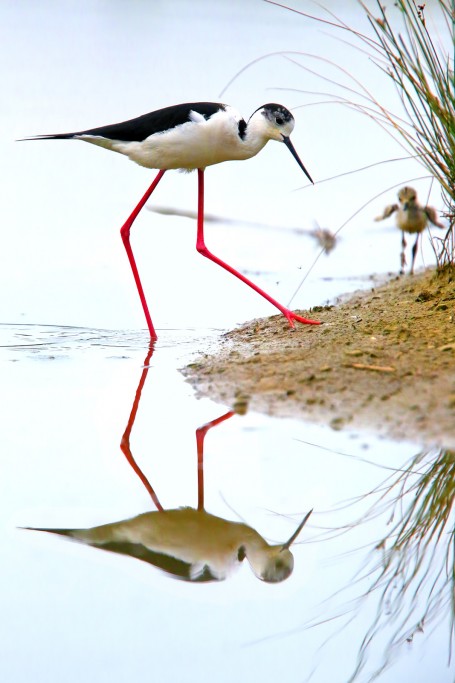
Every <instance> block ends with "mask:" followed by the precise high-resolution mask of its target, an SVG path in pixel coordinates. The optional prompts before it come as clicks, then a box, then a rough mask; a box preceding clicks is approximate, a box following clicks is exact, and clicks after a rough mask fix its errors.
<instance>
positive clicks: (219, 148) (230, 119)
mask: <svg viewBox="0 0 455 683" xmlns="http://www.w3.org/2000/svg"><path fill="white" fill-rule="evenodd" d="M293 128H294V117H293V116H292V114H291V112H290V111H288V109H286V108H285V107H283V106H282V105H280V104H273V103H269V104H264V105H263V106H262V107H259V108H258V109H256V111H255V112H254V113H253V114H252V116H251V117H250V119H249V120H248V122H246V121H245V120H244V119H243V118H242V116H241V115H240V114H239V113H238V112H237V111H236V110H235V109H233V108H232V107H230V106H228V105H226V104H218V103H215V102H191V103H187V104H178V105H175V106H172V107H165V108H164V109H159V110H157V111H153V112H151V113H150V114H144V116H139V117H138V118H135V119H131V120H129V121H124V122H123V123H115V124H113V125H109V126H101V127H100V128H91V129H88V130H83V131H80V132H77V133H60V134H56V135H38V136H35V137H31V138H25V139H27V140H63V139H73V140H84V141H85V142H91V143H92V144H94V145H99V146H100V147H105V148H106V149H110V150H112V151H114V152H120V154H125V155H126V156H127V157H129V158H130V159H131V160H132V161H135V162H136V163H138V164H139V165H141V166H145V167H146V168H155V169H159V172H158V174H157V176H156V177H155V179H154V181H153V183H152V184H151V185H150V187H149V189H148V190H147V192H146V193H145V195H144V196H143V197H142V199H141V201H140V202H139V204H138V205H137V206H136V208H135V209H134V211H133V212H132V214H131V215H130V217H129V218H128V220H127V221H126V222H125V224H124V225H123V226H122V228H121V230H120V232H121V236H122V240H123V244H124V246H125V249H126V252H127V255H128V259H129V262H130V265H131V269H132V271H133V275H134V280H135V282H136V286H137V290H138V292H139V297H140V299H141V303H142V307H143V309H144V313H145V318H146V320H147V325H148V328H149V331H150V337H151V339H152V340H155V339H157V335H156V332H155V328H154V326H153V323H152V319H151V317H150V313H149V309H148V305H147V301H146V299H145V294H144V290H143V288H142V284H141V280H140V277H139V272H138V269H137V266H136V261H135V259H134V255H133V251H132V249H131V245H130V230H131V226H132V224H133V223H134V221H135V219H136V217H137V216H138V214H139V212H140V211H141V209H142V208H143V206H144V204H145V203H146V202H147V200H148V199H149V197H150V195H151V194H152V192H153V191H154V189H155V188H156V186H157V185H158V183H159V182H160V180H161V178H162V177H163V175H164V173H165V172H166V171H167V170H170V169H183V170H187V171H191V170H195V169H197V171H198V220H197V241H196V249H197V250H198V252H199V253H201V254H202V255H203V256H205V257H207V258H208V259H210V260H211V261H213V262H214V263H217V264H218V265H219V266H221V267H222V268H224V269H225V270H227V271H228V272H230V273H232V274H233V275H235V276H236V277H238V278H239V279H240V280H242V282H244V283H245V284H247V285H248V286H249V287H252V289H254V290H255V291H256V292H258V294H260V295H261V296H263V297H264V298H265V299H267V301H269V302H270V303H271V304H273V305H274V306H276V308H278V310H279V311H281V313H283V315H285V316H286V318H287V319H288V321H289V323H290V325H291V327H294V321H297V322H300V323H304V324H311V325H317V324H319V323H318V322H317V321H315V320H308V319H307V318H302V317H301V316H299V315H297V314H296V313H293V312H292V311H290V310H289V309H288V308H285V307H284V306H282V305H281V304H280V303H278V301H276V300H275V299H273V298H272V297H271V296H269V294H267V293H266V292H264V290H262V289H261V288H260V287H258V286H257V285H255V284H254V283H253V282H251V280H248V278H246V277H245V276H244V275H242V274H241V273H239V272H238V271H237V270H235V269H234V268H233V267H232V266H230V265H228V264H227V263H225V262H224V261H222V260H221V259H219V258H218V257H217V256H215V255H214V254H212V253H211V252H210V251H209V250H208V249H207V247H206V245H205V240H204V170H205V168H206V167H207V166H211V165H213V164H219V163H221V162H223V161H232V160H242V159H250V158H251V157H253V156H255V155H256V154H257V153H258V152H260V151H261V149H262V148H263V147H264V146H265V145H266V144H267V142H268V141H269V140H276V141H278V142H283V143H284V144H285V145H286V147H287V148H288V149H289V150H290V152H291V154H292V155H293V157H294V158H295V160H296V161H297V163H298V164H299V166H300V168H301V169H302V170H303V172H304V173H305V174H306V176H307V177H308V179H309V180H310V181H311V182H313V181H312V179H311V177H310V175H309V173H308V171H307V170H306V168H305V166H304V165H303V164H302V162H301V161H300V158H299V156H298V154H297V152H296V151H295V149H294V146H293V144H292V143H291V140H290V137H289V136H290V134H291V133H292V130H293Z"/></svg>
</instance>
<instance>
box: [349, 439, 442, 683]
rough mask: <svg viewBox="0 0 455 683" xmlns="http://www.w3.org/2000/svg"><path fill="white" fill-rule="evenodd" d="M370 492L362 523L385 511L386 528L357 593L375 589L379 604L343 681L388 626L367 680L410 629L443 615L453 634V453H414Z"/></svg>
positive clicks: (409, 638)
mask: <svg viewBox="0 0 455 683" xmlns="http://www.w3.org/2000/svg"><path fill="white" fill-rule="evenodd" d="M377 492H379V493H380V495H379V498H378V500H377V501H376V502H375V503H374V505H372V507H371V508H370V511H369V513H367V515H366V517H365V518H364V519H363V520H362V521H366V520H367V519H369V518H371V517H372V516H376V515H377V514H378V512H382V513H383V512H386V511H387V512H388V511H389V510H390V511H391V516H390V524H393V526H392V528H391V530H390V531H389V532H388V533H387V534H386V535H385V536H384V537H383V538H382V539H381V541H380V542H379V543H378V544H377V546H376V550H377V551H378V550H380V551H382V561H381V563H380V565H379V566H378V564H377V562H375V566H374V567H373V568H372V570H371V571H370V573H369V578H370V579H371V578H372V576H373V575H374V574H377V576H376V578H374V579H373V583H372V585H371V586H370V588H369V589H368V591H367V592H366V593H365V594H364V596H363V598H367V597H369V596H371V595H372V594H377V592H379V595H380V597H379V604H378V608H377V613H376V617H375V619H374V621H373V623H372V624H371V626H370V627H369V629H368V631H367V633H366V635H365V637H364V639H363V642H362V644H361V647H360V651H359V657H358V662H357V666H356V670H355V672H354V674H353V676H352V678H351V680H355V679H356V678H357V676H358V675H359V674H360V672H361V671H362V670H363V669H364V667H365V665H366V663H367V659H368V656H369V653H370V650H371V648H372V647H373V645H374V642H375V641H376V639H377V638H378V636H379V635H380V633H381V632H383V631H385V630H386V629H387V631H388V632H390V629H391V627H393V628H394V631H393V633H392V635H391V636H390V637H389V641H388V645H387V647H386V651H385V654H384V656H383V662H382V664H381V665H380V667H379V668H378V669H377V671H376V673H375V674H374V676H373V677H372V678H375V677H377V676H379V675H380V674H381V673H382V672H383V671H384V670H385V669H386V668H387V667H388V666H389V665H390V664H391V663H392V660H393V658H394V656H396V655H397V654H398V653H399V651H400V650H401V648H402V647H403V645H404V644H405V643H406V642H407V643H412V641H413V638H414V635H415V634H417V633H422V632H424V631H428V630H430V629H431V628H434V627H435V626H436V624H437V623H439V622H440V621H442V620H444V619H445V618H447V615H448V614H449V615H450V620H451V631H452V633H451V636H453V633H454V630H453V627H454V616H455V606H454V590H455V568H454V519H453V503H454V498H455V452H454V451H448V450H440V451H436V452H434V451H431V452H429V453H420V454H419V455H417V456H416V457H414V458H413V459H412V461H411V462H410V464H409V465H408V466H407V467H405V468H404V469H402V470H400V471H399V472H398V473H397V474H395V475H393V476H392V478H391V479H390V478H389V480H388V481H387V483H386V485H385V486H384V485H382V486H381V487H380V488H378V489H376V491H374V492H372V494H370V495H373V494H375V493H377ZM391 495H392V499H391V500H390V496H391ZM396 519H397V521H395V520H396ZM378 572H379V573H378ZM449 640H450V641H451V640H452V638H450V639H449ZM372 678H370V680H372Z"/></svg>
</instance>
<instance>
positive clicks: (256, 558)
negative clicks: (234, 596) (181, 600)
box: [38, 507, 311, 583]
mask: <svg viewBox="0 0 455 683" xmlns="http://www.w3.org/2000/svg"><path fill="white" fill-rule="evenodd" d="M310 514H311V512H309V513H308V514H307V515H306V516H305V518H304V519H303V521H302V522H301V523H300V524H299V526H298V527H297V530H296V531H295V532H294V533H293V534H292V536H291V538H290V539H289V540H288V541H287V542H286V543H282V544H278V545H269V544H268V543H267V541H265V540H264V538H263V537H262V536H261V535H260V534H259V533H258V532H257V531H255V529H253V528H252V527H250V526H248V525H247V524H244V523H242V522H231V521H229V520H226V519H222V518H221V517H216V516H215V515H211V514H209V513H208V512H206V511H205V510H203V509H197V510H195V509H193V508H190V507H184V508H179V509H176V510H160V511H158V512H146V513H144V514H142V515H138V516H137V517H133V518H132V519H127V520H124V521H120V522H114V523H113V524H103V525H102V526H96V527H93V528H91V529H38V531H48V532H52V533H54V534H61V535H64V536H69V537H70V538H73V539H75V540H77V541H81V542H82V543H86V544H87V545H91V546H93V547H95V548H101V549H104V550H110V551H112V552H116V553H121V554H126V555H130V556H132V557H136V558H138V559H140V560H143V561H145V562H149V563H150V564H153V565H155V566H156V567H159V568H160V569H163V570H164V571H165V572H167V573H168V574H171V575H173V576H174V577H176V578H179V579H185V580H187V581H222V580H223V579H226V578H227V577H228V576H229V575H230V574H231V573H232V571H233V570H234V569H235V568H236V566H237V565H238V564H239V563H240V562H242V560H244V559H245V558H246V559H247V560H248V562H249V564H250V566H251V568H252V570H253V572H254V574H255V575H256V576H257V578H258V579H261V580H262V581H266V582H269V583H277V582H279V581H284V579H287V578H288V577H289V576H290V574H291V573H292V570H293V568H294V557H293V555H292V553H291V551H290V550H289V548H290V545H291V543H293V541H294V540H295V538H296V537H297V535H298V534H299V533H300V531H301V529H302V527H303V526H304V524H305V522H306V521H307V519H308V517H309V516H310Z"/></svg>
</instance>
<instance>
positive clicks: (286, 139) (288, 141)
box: [281, 135, 314, 185]
mask: <svg viewBox="0 0 455 683" xmlns="http://www.w3.org/2000/svg"><path fill="white" fill-rule="evenodd" d="M281 137H282V138H283V142H284V144H285V145H286V147H287V148H288V150H289V151H290V152H291V154H292V156H293V157H294V159H295V160H296V162H297V163H298V165H299V166H300V168H301V169H302V171H303V172H304V173H305V175H306V177H307V178H308V180H309V181H310V182H312V183H313V185H314V181H313V178H312V177H311V176H310V174H309V173H308V171H307V170H306V168H305V166H304V165H303V164H302V162H301V161H300V157H299V155H298V154H297V152H296V151H295V148H294V145H293V144H292V142H291V138H289V137H287V136H286V135H282V136H281Z"/></svg>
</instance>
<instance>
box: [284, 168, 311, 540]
mask: <svg viewBox="0 0 455 683" xmlns="http://www.w3.org/2000/svg"><path fill="white" fill-rule="evenodd" d="M311 182H313V181H311ZM312 512H313V508H312V509H311V510H310V511H309V512H308V513H307V514H306V515H305V517H304V518H303V519H302V521H301V522H300V524H299V526H298V527H297V529H296V530H295V531H294V533H293V534H292V536H291V538H290V539H289V540H288V541H286V543H283V545H282V546H281V550H288V549H289V547H290V546H291V545H292V543H294V541H295V539H296V538H297V536H298V535H299V533H300V532H301V531H302V529H303V527H304V526H305V524H306V523H307V521H308V518H309V516H310V515H311V513H312Z"/></svg>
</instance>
